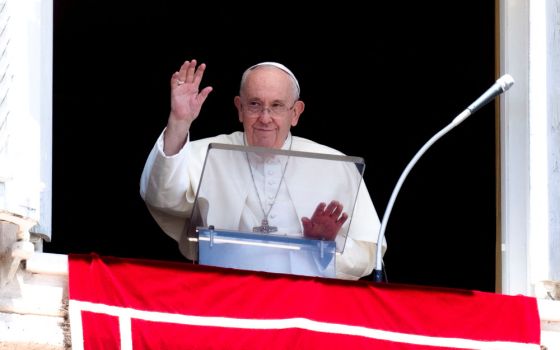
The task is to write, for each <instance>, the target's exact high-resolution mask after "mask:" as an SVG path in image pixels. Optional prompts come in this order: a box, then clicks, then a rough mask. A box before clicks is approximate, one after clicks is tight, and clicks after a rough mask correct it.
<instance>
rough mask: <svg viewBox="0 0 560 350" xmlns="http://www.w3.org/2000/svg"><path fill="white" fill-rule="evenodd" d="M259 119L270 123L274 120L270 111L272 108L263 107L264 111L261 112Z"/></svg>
mask: <svg viewBox="0 0 560 350" xmlns="http://www.w3.org/2000/svg"><path fill="white" fill-rule="evenodd" d="M259 119H260V120H261V121H262V122H263V123H264V122H266V123H268V122H270V121H271V120H272V112H271V111H270V109H269V108H268V107H267V108H263V109H262V111H261V112H260V113H259Z"/></svg>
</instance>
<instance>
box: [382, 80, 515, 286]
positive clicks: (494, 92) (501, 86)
mask: <svg viewBox="0 0 560 350" xmlns="http://www.w3.org/2000/svg"><path fill="white" fill-rule="evenodd" d="M513 83H514V80H513V78H512V76H511V75H509V74H504V75H503V76H501V77H500V78H499V79H498V80H496V82H495V83H494V84H493V85H492V86H491V87H490V88H489V89H488V90H486V92H484V93H483V94H482V95H480V97H479V98H477V99H476V100H475V101H474V102H473V103H471V105H470V106H468V107H467V109H465V110H464V111H463V112H461V113H460V114H459V115H458V116H456V117H455V118H454V119H453V120H452V121H451V123H449V124H448V125H447V126H446V127H445V128H443V129H441V130H440V131H439V132H438V133H437V134H435V135H434V136H432V138H431V139H429V140H428V142H426V143H425V144H424V146H422V148H420V150H419V151H418V152H417V153H416V155H415V156H414V157H413V158H412V160H411V161H410V162H409V163H408V165H407V166H406V168H405V169H404V171H403V173H402V174H401V176H400V178H399V180H398V181H397V185H396V186H395V188H394V189H393V193H392V194H391V198H390V199H389V203H388V204H387V209H385V213H384V214H383V220H382V221H381V227H380V229H379V236H378V238H377V254H376V262H375V269H374V270H373V279H374V281H375V282H382V281H383V262H382V258H381V254H382V247H383V240H384V237H385V229H386V227H387V221H389V215H390V214H391V210H392V209H393V205H394V204H395V199H396V198H397V194H398V193H399V190H400V188H401V186H402V184H403V182H404V180H405V179H406V177H407V175H408V173H409V172H410V170H411V169H412V167H413V166H414V165H415V164H416V162H418V160H419V159H420V157H422V155H423V154H424V153H425V152H426V151H427V150H428V148H430V147H431V146H432V145H433V144H434V143H435V142H436V141H437V140H439V139H440V138H441V137H442V136H443V135H445V134H447V133H448V132H449V131H450V130H451V129H453V128H454V127H456V126H457V125H459V124H460V123H461V122H463V121H464V120H465V119H467V118H468V117H469V116H471V115H472V114H473V113H475V112H476V111H478V110H479V109H480V108H482V107H483V106H485V105H486V104H487V103H488V102H490V101H492V100H493V99H494V98H496V96H498V95H500V94H502V93H504V92H505V91H507V90H508V89H509V88H510V87H511V86H512V85H513Z"/></svg>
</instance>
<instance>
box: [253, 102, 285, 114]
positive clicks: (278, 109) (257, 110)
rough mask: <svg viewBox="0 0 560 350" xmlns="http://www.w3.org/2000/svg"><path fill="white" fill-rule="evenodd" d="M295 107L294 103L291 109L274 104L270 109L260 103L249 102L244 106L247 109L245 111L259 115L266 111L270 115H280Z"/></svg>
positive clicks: (277, 103)
mask: <svg viewBox="0 0 560 350" xmlns="http://www.w3.org/2000/svg"><path fill="white" fill-rule="evenodd" d="M295 105H296V103H295V102H294V104H293V105H292V106H291V107H288V106H286V105H285V104H283V103H281V102H274V103H272V105H271V106H270V107H265V106H264V105H263V104H262V102H260V101H249V102H248V103H247V104H245V105H244V106H245V107H247V111H248V112H249V113H251V114H261V113H264V111H268V113H270V114H271V115H282V114H284V113H286V112H287V111H290V110H292V109H293V108H294V106H295Z"/></svg>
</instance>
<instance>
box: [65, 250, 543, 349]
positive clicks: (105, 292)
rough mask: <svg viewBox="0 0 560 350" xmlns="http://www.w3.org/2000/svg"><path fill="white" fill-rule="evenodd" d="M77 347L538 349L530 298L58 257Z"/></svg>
mask: <svg viewBox="0 0 560 350" xmlns="http://www.w3.org/2000/svg"><path fill="white" fill-rule="evenodd" d="M69 299H70V304H69V306H70V307H69V311H70V328H71V335H72V348H73V349H74V350H76V349H123V350H127V349H135V350H137V349H243V350H247V349H267V350H274V349H282V350H284V349H316V348H320V349H338V350H340V349H344V348H348V349H364V348H368V349H405V350H408V349H420V350H424V349H425V350H428V349H430V350H435V349H438V350H440V349H504V350H515V349H531V350H537V349H540V347H539V343H540V320H539V315H538V309H537V302H536V299H534V298H532V297H526V296H508V295H501V294H495V293H486V292H479V291H468V290H455V289H444V288H428V287H415V286H404V285H394V284H386V283H374V282H367V281H343V280H336V279H326V278H318V277H305V276H293V275H283V274H273V273H264V272H263V273H260V272H254V271H241V270H234V269H223V268H215V267H209V266H200V265H193V264H188V263H174V262H161V261H151V260H150V261H147V260H137V259H121V258H111V257H100V256H97V255H70V256H69Z"/></svg>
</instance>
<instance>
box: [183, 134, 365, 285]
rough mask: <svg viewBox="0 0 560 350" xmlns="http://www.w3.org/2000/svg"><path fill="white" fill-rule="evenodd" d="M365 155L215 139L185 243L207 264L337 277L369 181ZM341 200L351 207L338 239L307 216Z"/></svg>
mask: <svg viewBox="0 0 560 350" xmlns="http://www.w3.org/2000/svg"><path fill="white" fill-rule="evenodd" d="M364 169H365V163H364V161H363V159H362V158H359V157H352V156H344V155H333V154H319V153H309V152H301V151H289V150H277V149H270V148H262V147H249V146H236V145H226V144H217V143H212V144H210V145H209V147H208V151H207V154H206V159H205V162H204V166H203V169H202V176H201V178H200V183H199V185H198V190H197V193H196V198H195V202H194V209H193V211H192V214H191V217H190V220H189V221H188V223H187V225H186V227H185V231H184V233H183V235H182V237H181V244H180V245H179V246H180V247H183V248H181V249H183V250H184V249H187V250H188V252H185V251H183V253H184V254H188V255H189V256H195V257H198V262H199V263H200V264H204V265H211V266H220V267H229V268H236V269H246V270H256V271H267V272H276V273H288V274H296V275H307V276H322V277H335V269H336V255H337V254H341V253H342V252H343V251H344V246H345V243H346V237H347V234H348V230H349V227H350V225H351V223H352V213H353V211H354V206H355V203H356V197H357V195H358V190H359V187H360V183H361V181H362V176H363V172H364ZM333 200H336V201H338V202H339V203H341V204H342V206H343V212H344V213H346V214H347V215H348V219H347V220H346V221H345V222H344V224H343V225H342V227H341V228H340V230H339V231H338V234H337V235H336V238H335V239H333V240H324V239H312V238H307V237H305V236H304V234H303V232H304V226H303V225H302V218H311V217H312V216H313V213H314V212H315V210H316V208H317V206H318V205H319V203H325V204H329V203H330V202H331V201H333Z"/></svg>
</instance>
